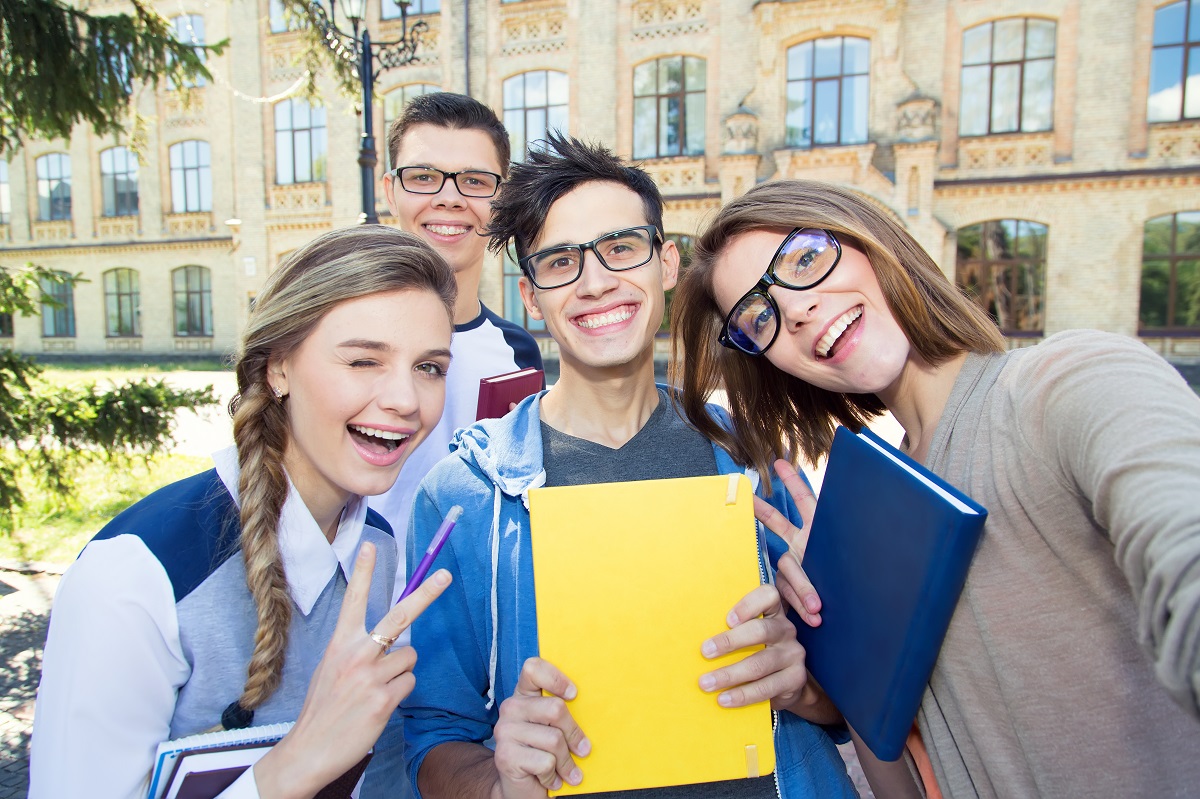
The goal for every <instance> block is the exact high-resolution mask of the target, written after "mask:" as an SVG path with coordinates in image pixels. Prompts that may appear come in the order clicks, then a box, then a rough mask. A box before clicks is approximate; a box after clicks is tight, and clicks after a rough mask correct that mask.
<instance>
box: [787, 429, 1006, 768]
mask: <svg viewBox="0 0 1200 799" xmlns="http://www.w3.org/2000/svg"><path fill="white" fill-rule="evenodd" d="M986 519H987V509H986V508H984V507H982V506H981V505H979V504H978V503H976V502H974V501H972V500H971V498H970V497H968V496H966V495H965V494H963V493H962V492H961V491H958V490H957V489H956V488H954V487H953V486H951V485H950V484H949V483H947V482H945V481H944V480H942V479H941V478H940V477H938V476H937V475H935V474H933V472H930V471H929V470H928V469H926V468H925V467H923V466H921V465H920V464H918V463H917V462H916V461H913V460H912V459H911V458H909V457H908V456H906V455H904V454H903V453H901V452H900V451H899V450H897V449H895V448H894V447H892V446H891V445H889V444H888V443H887V442H885V441H883V440H882V439H881V438H879V437H878V436H876V435H875V434H874V433H872V432H871V431H869V430H866V429H864V430H863V431H862V432H861V433H858V434H857V435H856V434H854V433H851V432H850V431H849V430H847V429H846V428H844V427H839V428H838V429H837V432H836V433H835V434H834V439H833V447H832V449H831V450H830V453H829V462H828V465H827V466H826V470H825V478H824V481H823V483H822V487H821V494H820V496H819V498H818V499H817V508H816V513H815V515H814V517H813V522H812V530H811V533H810V535H809V539H808V546H807V548H806V549H805V553H804V560H803V564H804V571H805V572H806V574H807V575H808V578H809V579H810V580H811V581H812V584H813V587H814V588H816V590H817V593H818V594H819V595H820V597H821V602H822V607H821V617H822V623H821V625H820V626H819V627H809V626H808V625H806V624H804V623H803V622H801V621H800V620H799V619H798V618H796V617H795V615H794V614H793V618H792V620H793V623H794V624H795V625H796V629H797V638H798V639H799V641H800V643H801V644H803V646H804V648H805V650H806V652H807V665H808V670H809V672H810V673H811V674H812V676H813V678H814V679H816V681H817V682H818V683H819V684H820V685H821V687H822V688H823V689H825V692H826V693H827V694H828V695H829V698H830V699H832V700H833V703H834V704H835V705H837V707H838V709H839V710H840V711H841V712H842V714H843V715H844V716H845V717H846V721H847V722H848V723H849V724H850V726H851V727H853V728H854V730H855V731H856V732H857V733H858V734H859V736H860V737H861V738H862V739H863V741H864V742H865V743H866V744H867V746H869V747H870V749H871V751H872V752H873V753H874V754H875V755H876V757H878V758H880V759H881V760H895V759H896V758H898V757H900V755H901V754H902V753H903V751H904V743H905V740H906V739H907V737H908V733H909V730H910V729H911V728H912V724H913V720H914V718H915V717H916V713H917V709H918V707H919V706H920V704H921V698H922V696H923V695H924V693H925V687H926V685H927V684H928V682H929V676H930V674H931V673H932V672H933V665H934V662H935V661H936V660H937V656H938V651H939V650H940V649H941V646H942V641H943V639H944V638H945V636H946V630H947V628H948V627H949V626H950V617H951V616H952V615H953V614H954V608H955V606H956V605H957V604H958V598H959V595H960V594H961V593H962V590H963V585H964V584H965V583H966V579H967V571H968V569H969V567H970V565H971V559H972V557H973V556H974V554H975V548H976V546H977V544H978V543H979V540H980V538H981V536H982V533H983V525H984V521H985V520H986Z"/></svg>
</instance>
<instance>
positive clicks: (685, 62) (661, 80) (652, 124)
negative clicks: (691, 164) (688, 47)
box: [633, 55, 707, 158]
mask: <svg viewBox="0 0 1200 799" xmlns="http://www.w3.org/2000/svg"><path fill="white" fill-rule="evenodd" d="M706 64H707V62H706V61H705V60H704V59H703V58H693V57H692V56H678V55H677V56H667V57H666V58H659V59H657V60H655V61H647V62H646V63H644V64H639V65H638V66H636V67H634V70H633V157H634V158H664V157H666V156H670V155H703V154H704V92H705V82H706V76H705V69H706Z"/></svg>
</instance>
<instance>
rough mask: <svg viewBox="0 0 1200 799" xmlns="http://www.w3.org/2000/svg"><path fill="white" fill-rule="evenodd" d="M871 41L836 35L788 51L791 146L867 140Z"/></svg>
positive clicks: (788, 113)
mask: <svg viewBox="0 0 1200 799" xmlns="http://www.w3.org/2000/svg"><path fill="white" fill-rule="evenodd" d="M870 69H871V42H870V41H868V40H867V39H858V38H854V37H851V36H845V37H843V36H832V37H830V38H827V39H817V40H815V41H811V42H803V43H801V44H798V45H796V46H795V47H789V48H788V52H787V143H788V145H789V146H792V147H812V146H813V145H821V144H862V143H864V142H865V141H866V140H867V90H868V81H869V80H870V77H869V76H868V74H867V73H868V72H869V71H870Z"/></svg>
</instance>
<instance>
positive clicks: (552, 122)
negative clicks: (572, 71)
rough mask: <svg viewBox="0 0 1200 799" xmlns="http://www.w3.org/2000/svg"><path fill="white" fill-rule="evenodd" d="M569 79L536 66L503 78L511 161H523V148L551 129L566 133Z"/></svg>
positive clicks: (564, 75) (564, 74) (505, 116)
mask: <svg viewBox="0 0 1200 799" xmlns="http://www.w3.org/2000/svg"><path fill="white" fill-rule="evenodd" d="M569 99H570V91H569V78H568V77H567V73H565V72H554V71H553V70H546V69H538V70H534V71H532V72H522V73H521V74H520V75H513V76H512V77H511V78H508V79H507V80H505V81H504V127H505V128H507V129H508V138H509V141H510V142H511V143H512V160H514V161H524V160H525V151H526V147H528V146H529V145H530V144H533V143H534V142H536V141H539V140H541V139H545V138H546V134H547V133H548V132H549V131H551V130H557V131H559V132H561V133H566V132H567V103H568V102H569Z"/></svg>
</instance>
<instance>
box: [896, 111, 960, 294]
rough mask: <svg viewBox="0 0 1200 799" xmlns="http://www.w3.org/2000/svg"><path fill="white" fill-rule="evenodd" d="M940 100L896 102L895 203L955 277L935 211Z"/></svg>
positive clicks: (915, 233)
mask: <svg viewBox="0 0 1200 799" xmlns="http://www.w3.org/2000/svg"><path fill="white" fill-rule="evenodd" d="M938 113H939V109H938V102H937V101H936V100H934V99H933V98H931V97H925V96H923V95H921V94H914V95H912V96H911V97H909V98H908V99H907V100H904V101H903V102H901V103H899V104H898V105H897V106H896V144H895V146H894V148H893V150H894V153H895V158H896V180H895V183H896V190H895V191H896V193H895V195H894V198H893V201H892V207H893V208H896V209H899V210H900V211H901V213H903V214H904V222H905V224H906V225H907V226H908V231H909V233H911V234H912V235H913V237H914V238H916V240H917V241H918V242H920V244H921V246H923V247H924V248H925V249H926V250H927V251H928V252H929V254H930V255H931V256H933V259H934V260H935V261H937V262H938V263H939V265H940V266H941V267H942V271H943V272H945V273H946V275H947V276H949V277H951V278H953V275H954V264H953V263H949V264H947V263H942V261H944V260H945V257H946V256H945V252H946V234H947V232H948V231H947V230H946V229H945V228H944V227H943V226H942V224H941V223H940V222H938V221H937V219H936V218H935V217H934V214H933V179H934V175H936V174H937V151H938V138H937V135H938V133H937V122H938Z"/></svg>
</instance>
